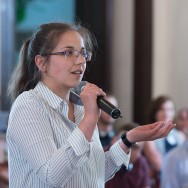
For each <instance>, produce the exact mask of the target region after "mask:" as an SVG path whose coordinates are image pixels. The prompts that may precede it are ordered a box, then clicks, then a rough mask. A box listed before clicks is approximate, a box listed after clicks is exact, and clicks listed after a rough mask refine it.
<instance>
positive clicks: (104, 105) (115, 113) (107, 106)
mask: <svg viewBox="0 0 188 188" xmlns="http://www.w3.org/2000/svg"><path fill="white" fill-rule="evenodd" d="M97 105H98V107H99V108H100V109H101V110H103V111H104V112H106V113H107V114H108V115H110V116H111V117H112V118H114V119H117V118H119V117H121V118H123V117H122V116H121V111H120V109H118V108H117V107H115V106H114V105H113V104H112V103H110V102H109V101H107V100H106V99H105V98H104V97H103V96H98V97H97Z"/></svg>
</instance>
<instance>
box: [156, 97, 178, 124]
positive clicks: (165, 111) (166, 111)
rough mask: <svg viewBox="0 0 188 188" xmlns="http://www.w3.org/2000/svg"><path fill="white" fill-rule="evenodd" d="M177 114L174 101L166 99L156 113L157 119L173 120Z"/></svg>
mask: <svg viewBox="0 0 188 188" xmlns="http://www.w3.org/2000/svg"><path fill="white" fill-rule="evenodd" d="M174 115H175V108H174V104H173V102H172V101H170V100H169V101H166V102H165V103H163V104H162V105H161V108H160V109H159V111H158V112H157V113H156V117H155V118H156V121H169V120H171V121H173V119H174Z"/></svg>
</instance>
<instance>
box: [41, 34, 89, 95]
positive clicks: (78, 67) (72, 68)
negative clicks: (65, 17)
mask: <svg viewBox="0 0 188 188" xmlns="http://www.w3.org/2000/svg"><path fill="white" fill-rule="evenodd" d="M70 49H73V50H77V51H83V50H85V46H84V41H83V38H82V37H81V36H80V34H79V33H78V32H76V31H67V32H65V33H63V34H62V36H61V37H60V40H59V42H58V44H57V46H56V47H55V49H54V50H53V51H52V52H63V51H66V50H70ZM45 66H46V67H45V68H46V69H45V71H43V72H42V81H43V82H44V83H45V84H46V85H47V86H49V88H51V89H52V90H53V88H54V90H56V91H57V90H58V89H59V90H62V89H70V88H72V87H75V86H76V85H77V84H78V83H79V82H80V81H81V80H82V77H83V75H84V72H85V69H86V61H85V59H84V57H83V56H81V55H79V56H78V57H76V58H75V60H70V59H66V58H65V56H64V55H50V57H49V59H48V60H47V62H46V63H45Z"/></svg>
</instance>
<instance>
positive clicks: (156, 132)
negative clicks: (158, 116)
mask: <svg viewBox="0 0 188 188" xmlns="http://www.w3.org/2000/svg"><path fill="white" fill-rule="evenodd" d="M175 126H176V125H175V124H173V123H172V122H171V121H168V122H164V121H159V122H156V123H152V124H148V125H142V126H139V127H136V128H134V129H132V130H130V131H129V132H128V133H127V139H128V140H129V141H130V142H131V143H135V142H140V141H152V140H156V139H158V138H162V137H165V136H167V135H168V133H169V132H170V131H171V130H172V129H173V128H174V127H175Z"/></svg>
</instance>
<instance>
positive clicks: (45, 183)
mask: <svg viewBox="0 0 188 188" xmlns="http://www.w3.org/2000/svg"><path fill="white" fill-rule="evenodd" d="M71 97H72V101H75V98H74V97H76V96H74V95H72V96H70V100H71ZM83 114H84V108H83V106H81V105H78V104H74V116H75V123H74V122H72V121H70V120H69V119H68V105H67V103H66V102H65V101H64V100H63V99H61V98H60V97H58V96H57V95H55V94H54V93H53V92H52V91H51V90H49V89H48V88H47V87H46V86H45V85H44V84H43V83H42V82H39V83H38V84H37V86H36V87H35V88H34V89H33V90H30V91H26V92H24V93H22V94H21V95H20V96H19V97H18V98H17V99H16V101H15V102H14V104H13V106H12V109H11V112H10V116H9V123H8V130H7V142H8V162H9V187H10V188H52V187H64V188H103V187H104V183H105V181H107V180H108V179H110V178H111V177H112V176H113V175H114V173H115V172H116V171H117V170H118V169H119V167H120V166H121V165H122V164H125V165H126V166H127V165H128V162H129V158H130V153H129V154H128V155H127V154H126V153H125V152H124V151H123V150H122V149H121V148H120V146H119V143H118V142H117V143H116V144H114V145H113V146H112V147H111V149H110V150H109V151H108V152H105V153H104V152H103V149H102V146H101V143H100V140H99V135H98V130H97V126H96V129H95V131H94V134H93V136H92V141H91V142H88V141H87V140H86V138H85V136H84V134H83V133H82V132H81V131H80V129H79V128H78V124H79V123H80V121H81V120H82V118H83Z"/></svg>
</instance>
